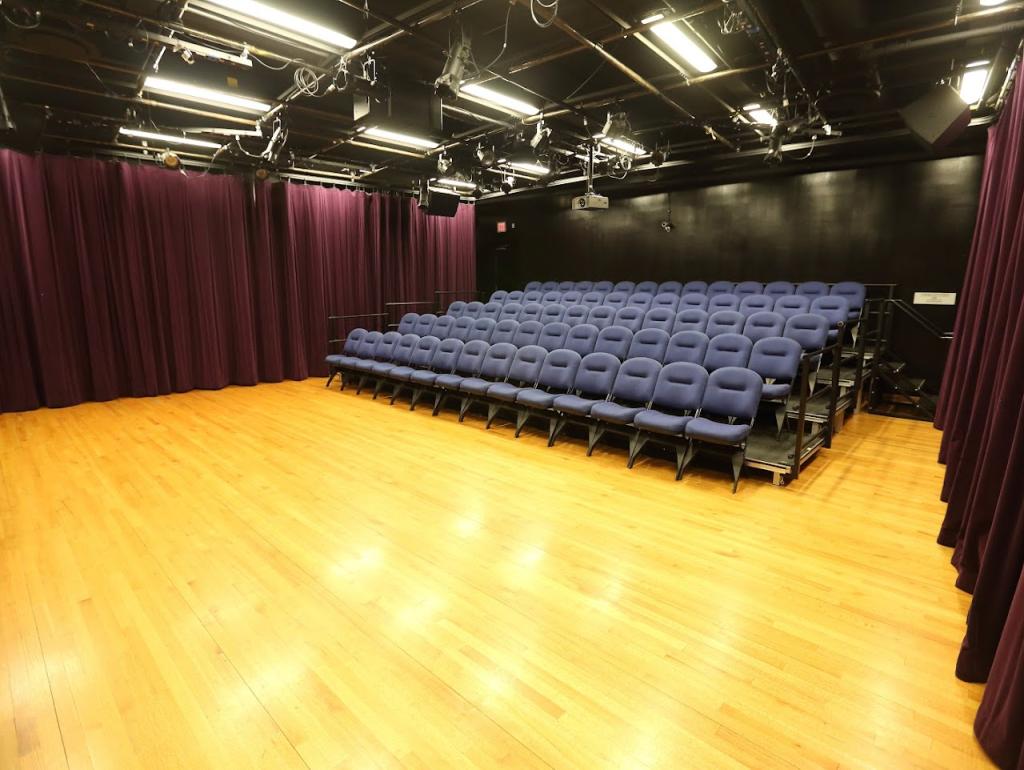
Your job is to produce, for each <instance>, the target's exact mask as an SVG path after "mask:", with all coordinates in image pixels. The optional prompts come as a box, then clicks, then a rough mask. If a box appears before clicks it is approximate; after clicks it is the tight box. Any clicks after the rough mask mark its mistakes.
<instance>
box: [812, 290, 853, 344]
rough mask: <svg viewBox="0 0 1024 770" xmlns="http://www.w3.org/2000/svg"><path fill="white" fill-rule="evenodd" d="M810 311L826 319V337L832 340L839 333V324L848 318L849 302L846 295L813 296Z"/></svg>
mask: <svg viewBox="0 0 1024 770" xmlns="http://www.w3.org/2000/svg"><path fill="white" fill-rule="evenodd" d="M810 313H811V314H813V315H820V316H822V317H823V318H825V320H827V321H828V326H829V331H828V338H829V341H834V340H835V339H836V338H837V337H838V335H839V325H840V324H845V323H846V322H847V321H849V320H850V303H849V302H847V301H846V297H839V296H831V295H830V296H826V297H815V299H814V300H813V301H812V302H811V309H810Z"/></svg>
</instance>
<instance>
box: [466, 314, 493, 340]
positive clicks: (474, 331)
mask: <svg viewBox="0 0 1024 770" xmlns="http://www.w3.org/2000/svg"><path fill="white" fill-rule="evenodd" d="M496 324H497V321H495V320H494V319H493V318H478V319H476V320H475V321H474V322H473V328H471V329H470V330H469V334H467V335H466V342H469V341H471V340H483V341H484V342H490V341H491V332H493V331H494V327H495V325H496Z"/></svg>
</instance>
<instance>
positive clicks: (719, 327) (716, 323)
mask: <svg viewBox="0 0 1024 770" xmlns="http://www.w3.org/2000/svg"><path fill="white" fill-rule="evenodd" d="M746 322H747V319H746V318H745V317H744V315H743V313H740V312H739V311H737V310H719V311H718V312H717V313H712V314H711V315H709V316H708V326H707V328H706V329H705V330H704V333H705V334H707V335H708V336H709V337H712V338H714V337H717V336H718V335H719V334H742V333H743V324H745V323H746Z"/></svg>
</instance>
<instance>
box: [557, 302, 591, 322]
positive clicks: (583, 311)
mask: <svg viewBox="0 0 1024 770" xmlns="http://www.w3.org/2000/svg"><path fill="white" fill-rule="evenodd" d="M589 315H590V308H588V307H585V306H583V305H570V306H569V307H567V308H566V309H565V315H563V316H562V323H565V324H568V325H569V326H576V325H578V324H585V323H586V322H587V316H589Z"/></svg>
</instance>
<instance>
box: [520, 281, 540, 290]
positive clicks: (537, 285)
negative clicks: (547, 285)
mask: <svg viewBox="0 0 1024 770" xmlns="http://www.w3.org/2000/svg"><path fill="white" fill-rule="evenodd" d="M543 285H544V284H543V283H542V282H541V281H530V282H529V283H528V284H526V286H524V287H523V291H543V289H542V288H541V287H542V286H543Z"/></svg>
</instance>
